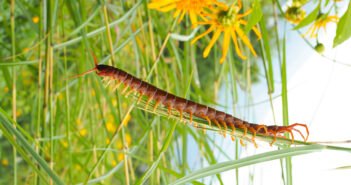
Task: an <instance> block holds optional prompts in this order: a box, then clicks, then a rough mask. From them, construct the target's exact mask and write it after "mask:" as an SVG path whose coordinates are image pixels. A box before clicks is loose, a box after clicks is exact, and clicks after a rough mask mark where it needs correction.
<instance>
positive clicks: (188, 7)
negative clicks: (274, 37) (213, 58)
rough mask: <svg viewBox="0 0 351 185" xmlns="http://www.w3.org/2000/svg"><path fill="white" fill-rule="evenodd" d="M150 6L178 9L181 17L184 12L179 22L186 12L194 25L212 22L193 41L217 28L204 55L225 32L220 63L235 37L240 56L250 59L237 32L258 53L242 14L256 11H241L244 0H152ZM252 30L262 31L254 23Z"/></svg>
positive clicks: (175, 13) (254, 53)
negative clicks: (225, 0)
mask: <svg viewBox="0 0 351 185" xmlns="http://www.w3.org/2000/svg"><path fill="white" fill-rule="evenodd" d="M148 7H149V8H150V9H156V10H158V11H161V12H168V11H171V10H174V9H175V12H174V14H173V16H174V17H177V16H179V15H180V18H179V19H178V22H180V21H182V20H183V17H184V15H185V14H186V13H188V14H189V18H190V21H191V23H192V24H193V26H192V27H193V28H194V27H196V26H198V25H209V28H208V30H207V31H205V32H204V33H202V34H200V35H199V36H197V37H196V38H195V39H194V40H193V41H192V42H191V43H192V44H194V43H195V42H196V41H197V40H198V39H200V38H202V37H204V36H205V35H208V34H210V33H211V32H214V34H213V36H212V39H211V41H210V43H209V45H208V46H207V47H206V48H205V51H204V52H203V57H204V58H206V57H207V56H208V55H209V53H210V51H211V48H212V47H213V45H214V44H215V42H216V41H217V40H218V38H219V37H220V35H221V33H222V32H223V34H224V35H223V48H222V57H221V59H220V63H223V61H224V60H225V58H226V55H227V53H228V49H229V44H230V40H231V39H232V40H233V43H234V46H235V50H236V52H237V54H238V55H239V57H241V58H242V59H247V57H246V56H244V55H243V54H242V53H241V50H240V49H239V44H238V38H237V36H239V38H240V39H241V40H242V42H243V43H244V44H245V45H246V46H247V47H248V48H249V49H250V51H251V52H252V53H253V55H255V56H257V54H256V52H255V50H254V49H253V47H252V45H251V43H250V40H249V38H248V37H247V36H246V34H245V32H244V31H243V30H242V28H241V25H247V22H246V21H245V20H243V19H242V18H243V17H245V16H247V15H249V14H250V13H251V12H252V9H249V10H247V11H246V12H244V13H242V14H240V13H239V12H240V10H241V8H242V5H241V0H237V1H235V3H234V4H232V5H231V6H228V5H226V4H224V3H222V2H218V1H216V0H152V2H151V3H149V4H148ZM198 17H200V18H201V19H202V21H198V19H197V18H198ZM252 30H253V31H254V32H255V34H256V35H257V36H258V39H260V38H261V34H260V32H259V31H258V29H257V27H255V26H253V27H252Z"/></svg>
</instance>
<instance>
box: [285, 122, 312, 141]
mask: <svg viewBox="0 0 351 185" xmlns="http://www.w3.org/2000/svg"><path fill="white" fill-rule="evenodd" d="M296 126H301V127H305V129H306V132H307V136H306V140H305V142H306V141H307V139H308V136H309V135H310V132H309V131H308V127H307V125H305V124H302V123H295V124H292V125H290V126H289V127H288V128H294V127H296Z"/></svg>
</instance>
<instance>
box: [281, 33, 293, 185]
mask: <svg viewBox="0 0 351 185" xmlns="http://www.w3.org/2000/svg"><path fill="white" fill-rule="evenodd" d="M281 78H282V109H283V125H284V126H288V125H289V114H288V88H287V86H288V85H287V83H288V82H287V78H286V54H285V35H284V38H283V63H282V66H281ZM285 168H286V177H287V179H286V182H287V184H288V185H292V166H291V157H287V158H286V159H285Z"/></svg>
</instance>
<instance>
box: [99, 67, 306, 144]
mask: <svg viewBox="0 0 351 185" xmlns="http://www.w3.org/2000/svg"><path fill="white" fill-rule="evenodd" d="M96 71H97V74H98V75H99V76H102V77H107V78H111V79H115V80H117V84H118V86H119V84H120V83H123V84H124V88H123V91H122V92H124V91H125V90H127V88H130V89H129V91H128V93H129V92H131V91H137V92H139V94H140V97H139V100H138V103H139V101H140V99H141V97H142V96H143V95H145V96H147V97H148V102H147V104H148V103H149V102H150V101H151V100H154V101H155V106H154V110H155V109H156V108H157V106H158V105H159V104H162V105H164V106H165V107H167V108H168V110H169V111H168V114H169V115H170V114H171V109H175V110H177V111H178V112H179V114H180V118H181V119H182V117H183V113H184V112H185V113H187V114H189V117H190V122H192V117H193V116H197V117H200V118H203V119H206V120H207V121H208V122H209V125H210V126H211V122H213V123H215V124H216V125H217V126H218V127H219V128H220V133H223V136H225V133H226V130H227V127H228V126H229V127H231V128H232V130H233V132H232V135H233V133H234V130H235V128H241V129H244V131H245V133H244V135H245V134H246V132H247V131H250V132H252V133H253V138H252V140H253V141H254V137H255V136H256V133H260V134H268V135H273V136H274V140H273V143H274V142H275V141H276V137H277V135H278V134H282V133H285V132H289V133H290V134H291V136H292V143H293V141H294V136H293V133H292V131H296V132H298V133H299V134H301V136H302V137H303V138H304V140H305V141H306V140H307V138H308V135H309V131H308V128H307V126H306V125H304V124H299V123H295V124H293V125H290V126H275V125H271V126H265V125H258V124H254V123H249V122H247V121H243V120H241V119H239V118H236V117H234V116H232V115H230V114H226V113H224V112H221V111H218V110H215V109H213V108H211V107H207V106H205V105H202V104H199V103H196V102H193V101H190V100H187V99H184V98H181V97H178V96H175V95H173V94H171V93H168V92H166V91H164V90H162V89H159V88H157V87H155V86H153V85H151V84H149V83H147V82H145V81H142V80H140V79H138V78H136V77H134V76H133V75H131V74H128V73H127V72H125V71H123V70H120V69H118V68H115V67H112V66H108V65H97V66H96ZM147 104H146V106H147ZM295 126H302V127H305V128H306V131H307V137H306V138H305V137H304V136H303V134H302V133H301V132H300V131H299V130H297V129H295V128H294V127H295ZM222 127H223V128H224V132H223V131H222ZM232 138H233V137H232ZM233 139H234V138H233ZM273 143H272V144H273Z"/></svg>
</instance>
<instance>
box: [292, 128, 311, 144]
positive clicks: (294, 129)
mask: <svg viewBox="0 0 351 185" xmlns="http://www.w3.org/2000/svg"><path fill="white" fill-rule="evenodd" d="M291 130H294V131H296V132H297V133H299V134H300V135H301V137H302V138H303V140H304V141H305V142H306V141H307V139H306V138H305V136H304V135H303V134H302V133H301V131H299V130H297V129H295V128H292V129H291Z"/></svg>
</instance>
